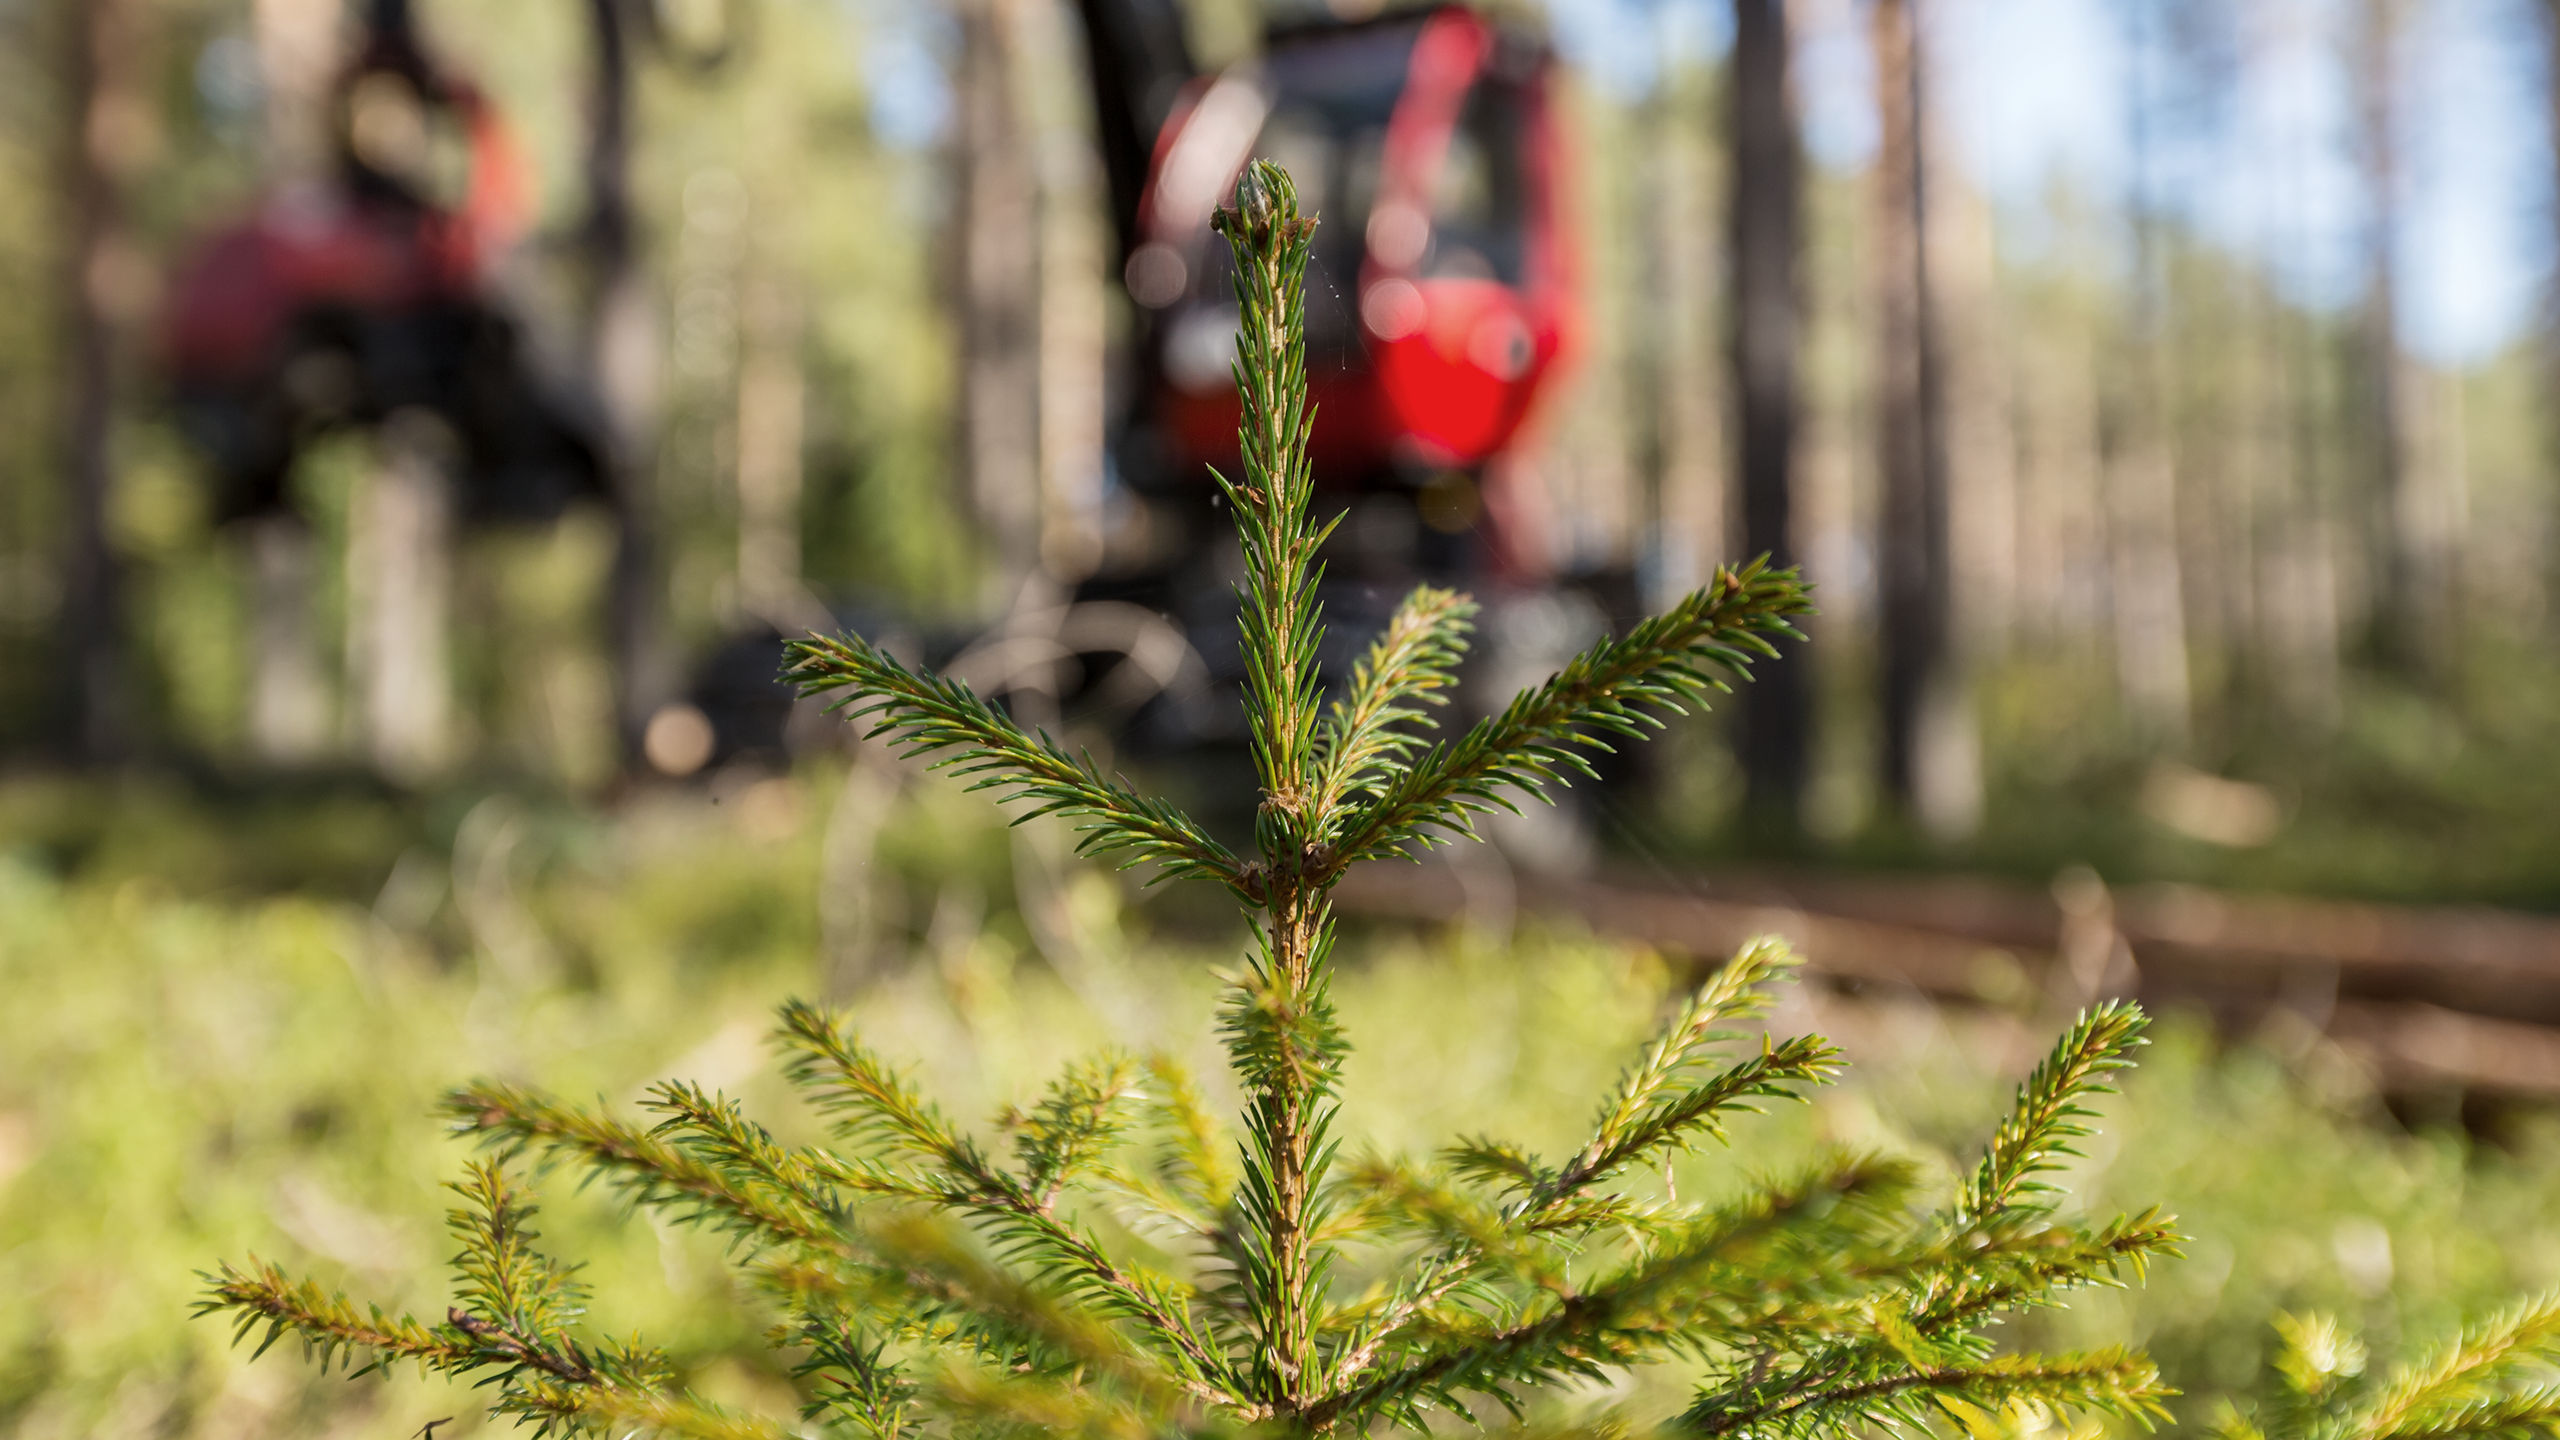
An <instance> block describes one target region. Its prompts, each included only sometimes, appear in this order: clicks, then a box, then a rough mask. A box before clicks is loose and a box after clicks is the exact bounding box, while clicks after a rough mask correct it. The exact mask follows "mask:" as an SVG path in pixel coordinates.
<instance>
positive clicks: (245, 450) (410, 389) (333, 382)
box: [160, 0, 611, 519]
mask: <svg viewBox="0 0 2560 1440" xmlns="http://www.w3.org/2000/svg"><path fill="white" fill-rule="evenodd" d="M368 28H369V39H368V43H367V44H366V46H365V48H364V49H363V51H362V52H360V54H359V55H358V56H357V57H356V58H355V60H354V62H353V63H352V64H351V65H350V66H349V67H348V69H347V71H346V72H345V74H344V76H343V77H342V78H341V80H340V82H339V84H338V86H337V92H336V107H335V109H336V115H337V126H336V129H337V136H336V140H337V149H338V157H337V158H338V165H337V168H336V172H335V173H334V174H333V175H331V176H329V177H328V178H327V179H325V180H316V181H303V182H299V183H296V184H293V185H289V186H285V187H282V188H279V189H278V190H276V191H275V192H273V193H271V194H269V195H267V196H266V197H264V198H262V199H261V200H260V202H259V203H258V205H257V207H256V208H255V209H254V210H253V211H252V212H251V213H250V215H249V216H248V217H247V218H246V219H244V220H242V221H240V222H238V223H236V224H234V225H232V226H230V227H228V228H225V229H222V230H219V231H216V232H214V233H213V234H211V235H209V236H207V237H206V238H205V239H203V240H202V241H200V242H199V243H198V244H197V245H196V246H195V247H194V248H193V249H192V250H191V251H190V252H189V253H188V255H187V258H186V259H185V260H184V261H183V262H182V263H181V265H180V266H179V269H178V273H177V276H176V283H175V285H174V286H173V289H172V293H171V299H170V305H169V308H168V311H167V314H166V316H165V322H164V329H163V331H162V334H161V344H160V350H161V356H160V358H161V367H162V372H163V374H164V376H165V377H166V379H167V381H168V383H169V386H170V388H171V390H172V392H173V396H174V400H175V402H176V409H177V413H178V416H179V418H180V420H181V423H182V424H183V425H184V426H185V428H186V429H187V431H188V432H189V434H190V435H191V437H192V438H193V439H194V440H195V442H196V444H197V448H198V449H199V450H201V451H202V452H203V454H204V455H205V457H206V459H207V460H208V461H209V462H210V464H209V471H210V475H209V478H210V480H211V482H212V485H213V488H214V491H215V504H214V509H215V512H216V514H217V515H218V516H219V517H221V518H223V519H235V518H241V517H245V516H251V515H258V514H263V513H268V512H273V511H280V510H290V509H292V508H293V506H294V497H293V496H292V494H291V493H290V487H289V485H288V483H287V482H288V477H289V476H290V474H291V471H292V467H293V462H294V457H295V455H296V454H297V453H298V452H299V450H300V449H301V448H302V447H303V446H304V445H305V444H307V443H308V442H309V441H310V440H311V438H312V437H314V436H315V435H317V434H320V433H322V432H324V431H326V430H328V429H331V428H333V427H340V426H367V425H373V424H378V423H379V422H381V421H382V420H383V419H385V418H386V417H388V416H390V415H391V414H393V413H394V412H396V411H400V410H404V409H418V410H424V411H427V412H429V413H432V414H435V415H437V416H439V417H441V418H442V419H443V420H444V421H445V422H447V423H448V424H449V425H450V426H451V427H452V430H453V432H454V434H455V437H456V438H457V440H458V441H459V442H460V456H459V460H460V464H459V465H458V467H457V470H456V474H455V479H456V481H457V482H458V485H459V490H460V498H461V499H462V502H463V505H464V509H465V511H466V513H468V514H470V515H472V516H474V517H476V518H489V519H496V518H504V519H544V518H549V517H551V516H554V515H557V514H558V513H559V512H560V510H561V509H562V508H563V507H564V506H566V505H567V504H569V503H570V502H572V501H574V500H576V499H579V498H582V497H583V498H596V499H609V498H610V491H611V486H610V484H609V482H608V476H607V467H606V462H605V458H604V448H603V446H602V445H601V443H600V442H599V440H598V438H597V436H598V428H597V426H596V425H595V423H594V422H593V420H592V418H591V415H590V414H588V413H585V409H588V408H591V407H585V408H582V407H581V406H580V405H579V404H577V403H575V401H574V400H571V399H567V398H564V397H563V394H562V393H561V392H562V390H563V388H564V387H560V386H556V385H553V384H549V383H546V382H545V380H544V379H543V378H542V377H540V376H538V375H536V374H534V373H533V369H532V366H531V365H530V364H529V363H528V360H527V357H526V355H525V351H524V347H523V345H522V343H521V340H520V336H519V333H518V327H517V325H516V323H515V321H514V319H513V317H512V316H511V315H510V314H509V313H508V307H507V306H506V304H505V303H504V301H503V299H502V298H501V297H500V296H499V295H498V294H497V292H496V288H495V286H494V285H493V284H492V283H491V277H490V275H489V273H488V271H489V268H490V265H491V263H492V262H493V261H494V260H495V259H496V258H497V257H499V256H501V255H502V254H504V253H505V252H506V251H507V250H509V249H510V248H511V247H512V246H514V245H515V243H516V242H517V240H518V239H519V238H521V237H522V235H523V234H524V232H525V229H526V226H527V224H528V223H529V221H530V218H531V213H532V204H531V192H532V184H531V171H530V168H529V166H528V165H527V163H526V160H525V157H524V155H523V152H522V151H521V150H520V149H519V148H518V147H517V145H516V143H515V141H514V138H513V136H512V135H511V134H510V133H509V131H508V128H507V126H506V124H505V122H504V120H503V118H502V117H501V116H500V115H499V113H498V111H497V109H496V107H494V106H493V105H491V104H490V103H489V102H488V101H487V99H486V98H484V97H483V96H482V95H481V94H480V92H479V91H478V90H476V89H475V88H473V87H472V86H471V85H469V84H468V83H466V82H464V81H462V80H460V79H459V78H457V77H455V76H453V75H451V74H450V73H448V72H445V71H444V70H442V69H440V68H439V67H437V66H436V65H434V64H432V63H431V62H430V61H429V60H428V59H427V58H426V56H425V54H424V53H423V51H422V50H421V48H420V46H419V44H418V39H417V36H416V34H415V32H414V30H413V28H412V26H411V24H410V21H409V15H408V7H407V5H406V3H405V0H375V3H374V5H373V7H372V10H371V15H370V23H369V27H368ZM440 138H441V139H442V140H443V141H444V142H445V148H446V149H447V150H450V149H451V148H453V147H452V146H451V144H450V142H451V141H452V140H458V141H459V142H460V144H459V149H460V152H461V159H462V161H463V167H464V170H465V174H464V175H462V176H459V177H453V178H455V179H458V181H459V183H458V184H454V185H452V186H451V187H450V190H449V191H448V192H447V195H449V198H447V195H439V193H438V191H439V190H440V189H443V188H445V187H442V186H439V184H438V183H437V182H438V179H439V175H438V167H437V166H436V165H435V163H434V161H435V159H436V156H437V153H438V146H439V140H440Z"/></svg>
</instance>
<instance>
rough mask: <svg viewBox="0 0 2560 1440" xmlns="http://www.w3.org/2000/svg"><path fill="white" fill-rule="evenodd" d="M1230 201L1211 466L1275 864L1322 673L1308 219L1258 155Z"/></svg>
mask: <svg viewBox="0 0 2560 1440" xmlns="http://www.w3.org/2000/svg"><path fill="white" fill-rule="evenodd" d="M1235 202H1236V203H1235V205H1234V207H1233V208H1230V209H1221V210H1220V211H1219V212H1218V213H1217V217H1216V219H1215V220H1214V222H1213V225H1212V228H1214V229H1215V230H1216V231H1217V232H1218V233H1219V234H1221V235H1223V236H1225V237H1226V240H1227V246H1228V249H1229V250H1230V251H1231V252H1232V253H1233V254H1234V257H1235V287H1236V305H1237V311H1238V315H1237V329H1236V359H1235V364H1234V367H1233V373H1234V377H1235V384H1236V397H1237V399H1238V401H1239V402H1240V403H1241V405H1242V408H1243V415H1242V418H1241V420H1240V421H1239V423H1238V425H1237V439H1238V441H1239V442H1240V448H1241V450H1242V452H1243V459H1244V474H1243V478H1242V479H1241V480H1229V479H1228V478H1227V477H1226V476H1224V475H1219V474H1217V472H1215V471H1214V470H1213V471H1212V472H1210V473H1211V475H1212V478H1214V479H1215V480H1216V482H1217V485H1218V489H1219V491H1220V493H1221V494H1223V495H1224V496H1225V498H1226V501H1227V503H1228V505H1230V506H1232V507H1233V508H1234V511H1235V516H1236V535H1237V538H1238V539H1239V540H1240V541H1241V542H1242V544H1243V551H1244V572H1245V573H1244V579H1243V582H1242V583H1241V584H1240V585H1239V586H1238V599H1239V601H1240V602H1241V613H1240V615H1239V617H1238V619H1239V625H1240V639H1241V642H1242V650H1243V656H1244V670H1245V690H1244V703H1245V717H1246V722H1247V729H1248V731H1249V732H1250V734H1251V735H1252V744H1253V754H1254V764H1255V768H1256V771H1257V773H1258V774H1259V775H1260V777H1261V781H1262V793H1263V797H1264V798H1263V815H1262V820H1263V823H1261V824H1258V825H1257V826H1256V829H1257V830H1258V831H1259V832H1260V834H1261V840H1262V845H1263V851H1264V859H1265V861H1266V863H1273V864H1284V863H1286V862H1287V861H1288V860H1290V859H1292V858H1294V854H1295V852H1296V851H1297V850H1299V849H1301V848H1303V847H1304V846H1305V845H1306V844H1307V843H1308V842H1309V841H1310V839H1311V838H1312V836H1313V828H1314V826H1315V824H1316V823H1317V820H1318V816H1317V814H1316V812H1315V805H1314V800H1315V797H1314V795H1313V794H1312V793H1310V792H1311V786H1312V784H1313V782H1314V779H1315V775H1314V760H1315V742H1316V724H1317V719H1318V696H1319V694H1320V683H1319V679H1318V676H1317V673H1316V645H1317V643H1318V641H1319V640H1320V639H1321V638H1322V628H1321V624H1322V622H1321V613H1320V608H1319V606H1318V605H1317V603H1316V585H1315V582H1316V579H1317V577H1318V575H1319V574H1320V573H1321V568H1322V567H1321V566H1320V565H1319V564H1318V563H1317V560H1316V552H1317V550H1318V548H1319V547H1321V546H1322V544H1323V543H1324V539H1325V536H1326V535H1327V534H1328V533H1330V531H1331V528H1332V527H1331V526H1329V525H1328V526H1317V525H1315V524H1313V523H1311V521H1310V520H1309V517H1308V513H1307V512H1308V507H1309V504H1310V502H1311V501H1312V500H1313V499H1314V496H1315V468H1314V466H1313V465H1312V464H1310V463H1309V461H1308V459H1307V437H1308V435H1309V433H1310V432H1311V430H1312V429H1313V427H1314V424H1315V414H1314V412H1313V411H1312V410H1311V409H1310V408H1309V406H1308V404H1307V356H1306V272H1307V257H1308V255H1309V254H1310V253H1311V251H1312V248H1313V245H1314V241H1315V230H1316V221H1315V218H1314V217H1313V216H1301V215H1299V214H1298V188H1297V185H1296V182H1294V181H1292V180H1291V179H1290V178H1289V173H1288V172H1287V171H1285V170H1283V169H1281V168H1280V167H1279V166H1277V165H1274V164H1272V163H1270V162H1269V161H1267V160H1257V161H1255V162H1253V163H1252V164H1250V165H1248V166H1246V167H1245V173H1244V177H1243V179H1242V180H1241V181H1240V182H1239V183H1238V184H1237V186H1236V194H1235Z"/></svg>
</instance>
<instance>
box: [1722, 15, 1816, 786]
mask: <svg viewBox="0 0 2560 1440" xmlns="http://www.w3.org/2000/svg"><path fill="white" fill-rule="evenodd" d="M1733 16H1734V36H1733V50H1732V59H1731V62H1730V63H1731V66H1732V74H1731V75H1730V76H1729V77H1728V80H1727V83H1726V87H1725V89H1726V94H1727V96H1728V99H1729V103H1730V104H1731V106H1732V110H1731V113H1730V118H1729V123H1728V126H1727V129H1726V135H1727V138H1728V143H1729V144H1731V146H1732V147H1733V148H1732V159H1731V161H1730V162H1729V170H1728V177H1729V180H1730V185H1731V188H1730V190H1729V191H1728V199H1727V202H1726V206H1725V219H1726V223H1727V224H1729V225H1730V226H1731V227H1732V237H1733V238H1732V262H1733V263H1732V269H1731V272H1730V273H1731V280H1730V282H1729V283H1730V284H1731V286H1732V292H1731V299H1730V301H1729V302H1728V305H1727V309H1726V319H1727V323H1728V324H1729V325H1730V326H1731V330H1730V336H1729V338H1730V342H1731V349H1732V357H1733V358H1732V365H1733V385H1734V392H1735V395H1736V397H1737V409H1738V411H1739V416H1738V421H1739V423H1738V425H1737V427H1736V428H1737V431H1738V447H1737V448H1738V453H1739V461H1738V465H1737V467H1736V468H1737V470H1738V472H1739V473H1738V478H1739V481H1740V487H1741V492H1742V506H1741V509H1742V550H1743V552H1744V553H1745V554H1746V555H1760V554H1766V555H1769V556H1771V557H1772V558H1773V559H1774V560H1775V562H1776V563H1778V564H1780V565H1792V564H1795V563H1796V560H1797V556H1796V546H1795V540H1794V536H1793V534H1792V533H1791V531H1792V528H1793V518H1794V516H1793V511H1794V478H1795V476H1794V471H1795V449H1796V430H1797V425H1798V421H1799V419H1800V410H1801V396H1800V390H1799V377H1798V350H1799V347H1800V343H1801V340H1802V337H1803V330H1804V291H1803V275H1802V261H1803V250H1804V156H1803V152H1802V149H1801V147H1800V145H1799V141H1798V138H1797V135H1796V124H1795V102H1794V92H1793V86H1792V84H1791V83H1790V81H1789V77H1788V70H1789V58H1788V51H1789V48H1790V47H1789V41H1788V36H1787V7H1786V4H1785V0H1734V7H1733ZM1740 710H1741V714H1740V724H1739V726H1738V727H1737V728H1738V737H1737V744H1736V750H1737V752H1738V754H1739V755H1740V758H1741V761H1742V767H1743V773H1744V776H1745V779H1746V784H1747V787H1748V790H1747V798H1746V802H1745V803H1746V806H1747V808H1748V810H1749V812H1750V816H1751V820H1752V823H1754V824H1755V825H1760V826H1768V827H1772V828H1774V829H1776V830H1778V831H1779V832H1781V833H1791V832H1793V831H1794V830H1795V829H1796V828H1797V827H1798V826H1799V825H1801V823H1802V815H1803V804H1804V794H1805V781H1806V778H1807V775H1808V772H1809V770H1810V765H1811V759H1812V753H1813V688H1812V684H1811V672H1810V670H1809V668H1808V667H1807V666H1806V664H1805V661H1804V657H1803V656H1802V655H1800V654H1792V653H1791V654H1789V655H1787V656H1786V657H1784V658H1783V659H1780V660H1777V661H1772V662H1768V663H1765V664H1763V665H1762V666H1760V667H1759V678H1758V680H1757V681H1756V682H1755V683H1753V684H1751V685H1748V686H1745V687H1743V690H1742V701H1741V707H1740Z"/></svg>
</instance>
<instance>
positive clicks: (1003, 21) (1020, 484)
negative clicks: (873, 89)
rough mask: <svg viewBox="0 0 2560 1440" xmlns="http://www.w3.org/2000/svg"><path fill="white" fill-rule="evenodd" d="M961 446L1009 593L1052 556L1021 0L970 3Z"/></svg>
mask: <svg viewBox="0 0 2560 1440" xmlns="http://www.w3.org/2000/svg"><path fill="white" fill-rule="evenodd" d="M958 5H959V13H960V76H959V92H960V93H959V97H958V99H959V105H960V131H959V148H960V154H959V157H958V160H959V172H960V177H961V178H960V198H961V203H960V209H959V214H958V215H957V217H956V222H957V224H958V227H959V233H958V235H957V237H956V241H957V249H958V252H959V254H958V259H959V265H960V274H959V277H958V279H959V291H960V293H959V304H960V345H961V360H960V365H961V377H960V390H961V396H960V427H961V435H960V451H961V457H962V463H963V466H964V468H965V471H966V473H967V475H968V478H969V497H970V501H971V504H972V506H973V507H974V509H975V512H976V515H977V520H978V524H979V527H980V530H981V532H982V533H983V534H984V535H985V537H986V539H987V541H988V543H989V544H990V545H991V546H992V547H993V550H994V553H995V557H996V561H997V564H998V566H999V568H1000V572H1001V579H1002V582H1003V586H1004V590H1003V598H1004V600H1005V602H1007V603H1010V602H1011V601H1012V599H1013V597H1014V592H1015V591H1016V590H1017V589H1018V588H1019V587H1020V585H1021V584H1022V582H1023V581H1024V580H1025V579H1027V578H1029V577H1030V575H1031V573H1032V572H1033V570H1034V569H1035V568H1036V567H1037V565H1038V564H1039V559H1040V448H1039V414H1040V336H1039V328H1040V327H1039V314H1040V228H1039V224H1038V192H1037V189H1036V178H1035V176H1034V174H1033V171H1032V165H1031V159H1032V157H1031V154H1030V149H1031V147H1030V146H1029V144H1028V143H1027V138H1028V137H1027V131H1026V127H1025V126H1024V125H1023V122H1022V110H1021V104H1020V99H1019V96H1018V95H1017V93H1016V78H1015V74H1016V69H1017V66H1016V64H1015V54H1016V47H1017V44H1018V33H1019V30H1020V16H1019V15H1018V14H1017V13H1016V11H1017V3H1016V0H958Z"/></svg>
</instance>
